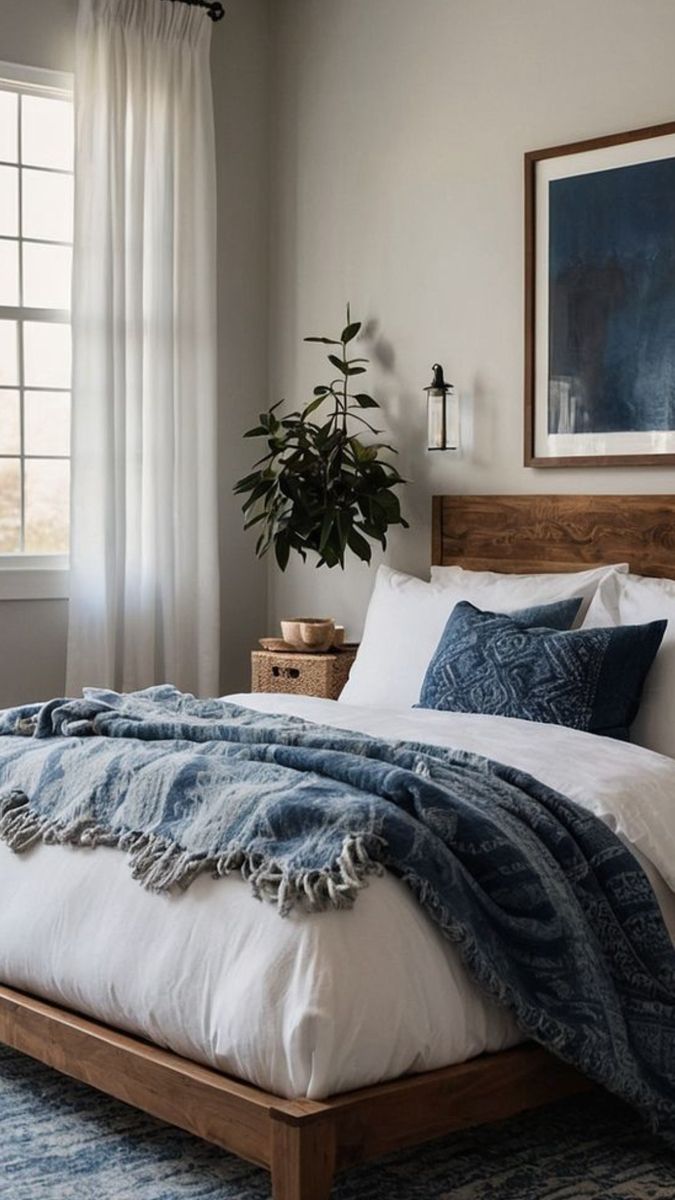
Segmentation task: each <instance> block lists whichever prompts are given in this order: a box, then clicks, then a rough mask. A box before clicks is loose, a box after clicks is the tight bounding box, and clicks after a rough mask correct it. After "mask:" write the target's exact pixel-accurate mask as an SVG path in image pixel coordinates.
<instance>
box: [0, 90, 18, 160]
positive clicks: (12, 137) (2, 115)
mask: <svg viewBox="0 0 675 1200" xmlns="http://www.w3.org/2000/svg"><path fill="white" fill-rule="evenodd" d="M18 103H19V97H18V96H17V94H16V92H3V91H0V159H2V160H3V162H16V160H17V136H16V134H17V124H16V122H17V106H18Z"/></svg>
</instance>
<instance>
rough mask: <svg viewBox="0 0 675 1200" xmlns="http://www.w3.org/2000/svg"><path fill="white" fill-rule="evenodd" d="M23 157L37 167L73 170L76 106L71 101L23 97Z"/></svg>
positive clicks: (26, 161) (42, 97)
mask: <svg viewBox="0 0 675 1200" xmlns="http://www.w3.org/2000/svg"><path fill="white" fill-rule="evenodd" d="M21 157H22V159H23V161H24V162H25V163H32V165H33V166H36V167H61V168H63V169H64V170H65V171H72V169H73V106H72V103H71V102H70V101H68V100H52V99H50V98H48V97H44V96H23V97H22V100H21Z"/></svg>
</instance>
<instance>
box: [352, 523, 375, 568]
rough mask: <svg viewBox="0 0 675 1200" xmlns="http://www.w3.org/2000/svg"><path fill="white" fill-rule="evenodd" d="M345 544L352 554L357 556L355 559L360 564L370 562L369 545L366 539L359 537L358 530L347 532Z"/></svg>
mask: <svg viewBox="0 0 675 1200" xmlns="http://www.w3.org/2000/svg"><path fill="white" fill-rule="evenodd" d="M347 542H348V544H349V549H350V550H353V551H354V554H355V555H356V556H357V558H360V559H361V562H367V563H369V562H370V560H371V557H372V551H371V549H370V545H369V543H368V542H367V541H366V539H365V538H364V537H362V536H361V534H360V533H359V532H358V530H356V529H350V530H349V534H348V537H347Z"/></svg>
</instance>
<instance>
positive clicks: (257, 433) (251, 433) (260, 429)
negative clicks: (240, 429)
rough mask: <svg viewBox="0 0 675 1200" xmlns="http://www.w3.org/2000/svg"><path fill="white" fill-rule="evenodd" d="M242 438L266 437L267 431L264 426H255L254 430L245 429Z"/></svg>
mask: <svg viewBox="0 0 675 1200" xmlns="http://www.w3.org/2000/svg"><path fill="white" fill-rule="evenodd" d="M244 437H245V438H249V437H267V429H266V428H265V426H264V425H256V427H255V429H247V430H246V433H245V434H244Z"/></svg>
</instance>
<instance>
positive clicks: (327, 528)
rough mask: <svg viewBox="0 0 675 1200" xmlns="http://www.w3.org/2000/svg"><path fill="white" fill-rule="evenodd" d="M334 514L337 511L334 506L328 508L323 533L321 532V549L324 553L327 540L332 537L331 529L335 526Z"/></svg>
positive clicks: (322, 525)
mask: <svg viewBox="0 0 675 1200" xmlns="http://www.w3.org/2000/svg"><path fill="white" fill-rule="evenodd" d="M334 516H335V513H334V510H333V509H332V508H328V509H326V512H325V514H324V518H323V521H322V523H321V533H320V534H319V551H320V553H323V550H324V547H325V545H326V542H327V541H328V538H329V537H330V534H331V530H332V528H333V518H334Z"/></svg>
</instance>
